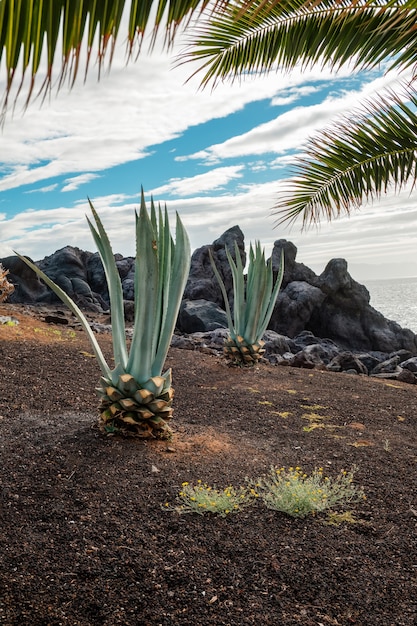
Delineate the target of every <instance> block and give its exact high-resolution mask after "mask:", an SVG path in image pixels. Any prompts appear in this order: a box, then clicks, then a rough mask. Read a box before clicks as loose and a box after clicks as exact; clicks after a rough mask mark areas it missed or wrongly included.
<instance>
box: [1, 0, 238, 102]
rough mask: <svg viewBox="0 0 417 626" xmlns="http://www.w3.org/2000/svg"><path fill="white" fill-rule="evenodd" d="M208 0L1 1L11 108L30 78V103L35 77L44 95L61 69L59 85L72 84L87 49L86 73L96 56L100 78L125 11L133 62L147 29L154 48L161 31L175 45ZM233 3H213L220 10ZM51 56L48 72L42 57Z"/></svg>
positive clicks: (3, 55)
mask: <svg viewBox="0 0 417 626" xmlns="http://www.w3.org/2000/svg"><path fill="white" fill-rule="evenodd" d="M208 2H209V0H30V1H29V0H0V63H1V62H3V63H4V64H5V69H6V74H7V77H6V86H5V92H4V95H3V100H4V105H5V106H6V105H7V100H8V96H9V94H10V91H11V89H12V86H13V85H14V84H15V83H16V82H17V85H18V91H20V89H21V87H22V85H23V82H24V79H25V77H26V75H27V74H30V81H29V88H28V93H27V102H28V101H29V100H30V98H31V96H32V95H33V91H34V86H35V78H36V76H37V75H38V74H42V76H43V79H42V81H43V82H42V86H41V88H40V90H39V91H40V93H43V94H45V93H47V91H48V89H49V88H50V87H51V84H52V80H53V72H54V71H57V78H58V79H59V80H58V85H59V86H62V84H63V82H64V81H66V80H68V82H69V84H70V85H72V84H73V83H74V81H75V80H76V78H77V76H78V73H79V69H80V58H81V50H82V46H83V45H85V46H86V48H87V58H86V64H85V72H87V71H88V68H89V65H90V61H91V57H92V56H94V55H96V60H97V66H98V72H99V75H100V72H101V70H102V69H103V66H104V63H105V61H106V60H108V62H109V65H110V63H111V59H112V54H113V51H114V45H115V42H116V39H117V37H118V34H119V31H120V27H121V21H122V15H123V12H124V11H125V10H127V9H129V26H128V32H126V33H124V35H125V37H126V39H127V42H128V47H127V54H128V58H131V57H132V56H133V51H134V48H135V44H137V45H138V50H140V44H141V43H142V40H143V36H144V33H145V30H147V29H150V30H151V31H152V38H151V45H152V44H153V43H154V42H155V38H156V35H157V33H158V32H159V30H160V29H161V28H164V29H165V33H166V37H165V43H166V45H168V46H169V45H171V44H172V43H173V41H174V37H175V35H176V33H177V30H178V27H179V25H180V24H184V23H187V20H189V19H190V18H191V17H192V16H197V17H198V15H199V12H201V11H203V10H204V9H205V8H206V6H207V4H208ZM228 2H229V0H214V2H212V5H213V8H218V9H220V8H221V7H222V6H225V5H227V4H228ZM44 55H45V56H46V67H45V68H44V67H43V65H42V63H43V56H44Z"/></svg>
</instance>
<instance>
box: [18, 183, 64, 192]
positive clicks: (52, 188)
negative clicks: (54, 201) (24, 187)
mask: <svg viewBox="0 0 417 626" xmlns="http://www.w3.org/2000/svg"><path fill="white" fill-rule="evenodd" d="M57 187H58V183H53V184H52V185H46V187H38V188H37V189H29V190H28V191H25V192H24V193H48V192H49V191H55V189H56V188H57Z"/></svg>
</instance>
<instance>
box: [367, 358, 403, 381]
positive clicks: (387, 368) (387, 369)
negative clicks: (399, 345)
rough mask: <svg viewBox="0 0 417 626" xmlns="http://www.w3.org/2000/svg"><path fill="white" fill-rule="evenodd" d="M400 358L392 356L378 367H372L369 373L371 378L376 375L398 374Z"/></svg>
mask: <svg viewBox="0 0 417 626" xmlns="http://www.w3.org/2000/svg"><path fill="white" fill-rule="evenodd" d="M400 360H401V357H400V356H399V355H398V354H396V355H395V356H392V357H391V358H390V359H387V360H386V361H382V363H378V365H377V366H376V367H374V369H373V370H372V372H371V375H372V376H375V375H376V374H392V373H399V367H398V366H399V363H400Z"/></svg>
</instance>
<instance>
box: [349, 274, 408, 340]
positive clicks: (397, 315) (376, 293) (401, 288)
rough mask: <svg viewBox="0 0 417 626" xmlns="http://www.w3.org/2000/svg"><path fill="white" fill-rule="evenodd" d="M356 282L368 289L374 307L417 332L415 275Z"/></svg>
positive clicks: (387, 316) (385, 315)
mask: <svg viewBox="0 0 417 626" xmlns="http://www.w3.org/2000/svg"><path fill="white" fill-rule="evenodd" d="M357 282H359V283H361V284H362V285H365V287H366V288H367V289H368V291H369V293H370V295H371V302H370V305H371V306H372V307H374V309H376V310H377V311H379V312H380V313H382V314H383V316H384V317H386V318H387V319H390V320H394V321H395V322H398V324H399V325H400V326H402V327H403V328H409V329H410V330H412V331H413V332H414V333H417V277H413V278H397V279H391V278H390V279H384V280H363V281H362V280H358V281H357Z"/></svg>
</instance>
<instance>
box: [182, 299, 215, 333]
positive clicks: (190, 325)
mask: <svg viewBox="0 0 417 626" xmlns="http://www.w3.org/2000/svg"><path fill="white" fill-rule="evenodd" d="M226 326H227V317H226V313H225V312H224V311H223V310H222V309H221V308H220V307H219V306H217V305H216V304H215V303H214V302H207V300H183V302H182V304H181V308H180V312H179V315H178V320H177V328H178V329H179V330H180V331H181V332H182V333H195V332H199V331H200V332H205V331H208V330H215V329H216V328H225V327H226Z"/></svg>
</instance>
